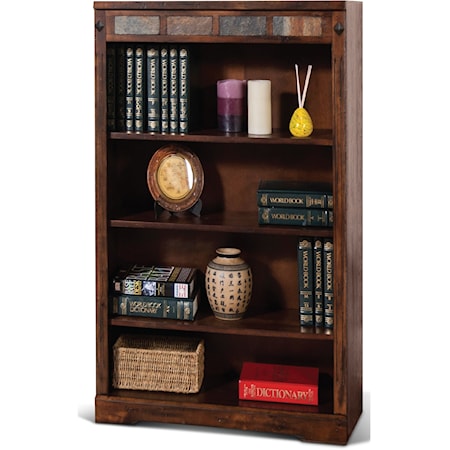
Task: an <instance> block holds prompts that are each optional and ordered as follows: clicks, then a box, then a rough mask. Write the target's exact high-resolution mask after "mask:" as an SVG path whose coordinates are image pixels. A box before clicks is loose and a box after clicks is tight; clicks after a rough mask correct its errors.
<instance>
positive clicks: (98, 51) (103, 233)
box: [95, 11, 109, 394]
mask: <svg viewBox="0 0 450 450" xmlns="http://www.w3.org/2000/svg"><path fill="white" fill-rule="evenodd" d="M104 21H105V13H104V11H96V15H95V24H96V31H95V92H96V94H95V130H96V131H95V178H96V180H95V185H96V192H95V205H96V223H95V228H96V318H97V320H96V337H97V341H96V342H97V346H96V371H97V394H105V393H107V392H108V389H109V364H108V355H109V342H108V334H107V330H108V308H107V296H108V225H107V221H108V214H107V170H106V166H107V152H106V148H107V135H106V129H107V124H106V121H107V117H106V116H107V114H106V81H105V80H106V62H105V61H106V40H105V33H104V31H103V28H102V26H101V24H103V23H104Z"/></svg>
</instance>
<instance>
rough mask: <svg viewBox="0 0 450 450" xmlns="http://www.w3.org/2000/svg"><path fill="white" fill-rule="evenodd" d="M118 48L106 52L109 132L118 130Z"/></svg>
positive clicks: (110, 47) (111, 48)
mask: <svg viewBox="0 0 450 450" xmlns="http://www.w3.org/2000/svg"><path fill="white" fill-rule="evenodd" d="M116 66H117V63H116V48H115V47H113V46H108V48H107V50H106V102H107V103H106V111H107V127H108V131H114V130H115V129H116V91H117V87H116V75H117V74H116Z"/></svg>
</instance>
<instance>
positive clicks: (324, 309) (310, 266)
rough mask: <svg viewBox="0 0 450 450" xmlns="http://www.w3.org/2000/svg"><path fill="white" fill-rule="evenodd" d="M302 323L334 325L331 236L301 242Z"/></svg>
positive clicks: (300, 299)
mask: <svg viewBox="0 0 450 450" xmlns="http://www.w3.org/2000/svg"><path fill="white" fill-rule="evenodd" d="M297 255H298V278H299V313H300V325H301V326H306V327H313V326H315V327H316V328H326V329H332V328H333V326H334V288H333V285H334V281H333V275H334V247H333V240H332V239H331V238H323V239H322V238H316V239H311V238H300V239H299V241H298V250H297Z"/></svg>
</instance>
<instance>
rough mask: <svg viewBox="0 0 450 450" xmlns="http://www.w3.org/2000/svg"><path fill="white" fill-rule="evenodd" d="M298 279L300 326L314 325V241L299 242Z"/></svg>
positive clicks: (305, 239) (304, 239) (303, 239)
mask: <svg viewBox="0 0 450 450" xmlns="http://www.w3.org/2000/svg"><path fill="white" fill-rule="evenodd" d="M297 250H298V251H297V255H298V279H299V309H300V311H299V314H300V325H302V326H313V325H314V291H313V287H314V278H313V274H314V271H313V268H314V266H313V245H312V239H308V238H301V239H299V241H298V249H297Z"/></svg>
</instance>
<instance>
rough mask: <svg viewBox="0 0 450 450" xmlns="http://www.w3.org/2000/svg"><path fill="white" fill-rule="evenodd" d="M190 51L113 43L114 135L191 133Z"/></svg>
mask: <svg viewBox="0 0 450 450" xmlns="http://www.w3.org/2000/svg"><path fill="white" fill-rule="evenodd" d="M189 110H190V101H189V49H188V48H187V47H184V46H175V45H169V44H167V45H164V44H162V45H153V44H152V45H144V44H142V45H139V44H137V45H127V44H119V45H111V46H109V47H108V49H107V121H108V129H109V131H126V132H129V133H131V132H136V133H145V132H148V133H162V134H164V133H170V134H185V133H187V132H188V131H189Z"/></svg>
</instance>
